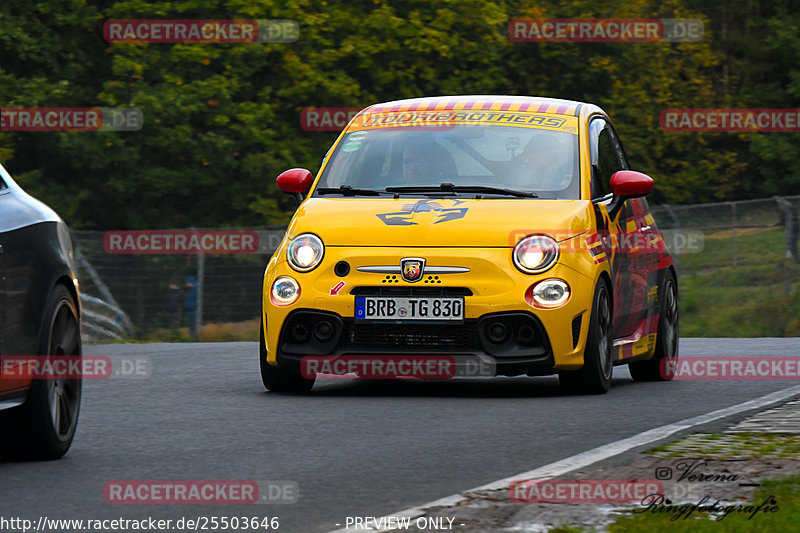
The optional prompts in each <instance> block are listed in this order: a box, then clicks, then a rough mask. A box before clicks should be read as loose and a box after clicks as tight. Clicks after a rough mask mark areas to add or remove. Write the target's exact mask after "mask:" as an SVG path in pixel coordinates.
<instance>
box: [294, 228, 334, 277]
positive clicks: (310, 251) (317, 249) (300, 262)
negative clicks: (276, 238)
mask: <svg viewBox="0 0 800 533" xmlns="http://www.w3.org/2000/svg"><path fill="white" fill-rule="evenodd" d="M324 254H325V246H323V244H322V240H321V239H320V238H319V237H317V236H316V235H314V234H313V233H303V234H302V235H298V236H297V237H295V238H294V239H292V242H290V243H289V248H288V249H287V250H286V258H287V259H288V260H289V264H290V265H292V268H293V269H295V270H297V271H299V272H308V271H309V270H314V268H316V266H317V265H318V264H319V262H320V261H322V256H323V255H324Z"/></svg>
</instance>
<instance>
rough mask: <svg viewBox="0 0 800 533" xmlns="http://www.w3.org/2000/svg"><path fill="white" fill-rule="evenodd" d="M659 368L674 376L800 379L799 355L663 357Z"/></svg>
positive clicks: (670, 376) (700, 378) (719, 378)
mask: <svg viewBox="0 0 800 533" xmlns="http://www.w3.org/2000/svg"><path fill="white" fill-rule="evenodd" d="M660 371H661V375H662V376H664V377H668V378H670V379H675V380H679V379H683V380H705V381H715V380H723V381H743V380H800V357H791V356H774V357H770V356H741V357H721V356H700V357H683V358H680V359H678V361H677V362H674V361H667V360H666V359H665V360H663V361H662V362H661V369H660Z"/></svg>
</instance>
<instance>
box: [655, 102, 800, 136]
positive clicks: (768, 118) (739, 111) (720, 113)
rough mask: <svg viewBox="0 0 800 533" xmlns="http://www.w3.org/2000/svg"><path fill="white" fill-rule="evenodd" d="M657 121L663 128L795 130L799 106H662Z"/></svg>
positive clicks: (799, 125)
mask: <svg viewBox="0 0 800 533" xmlns="http://www.w3.org/2000/svg"><path fill="white" fill-rule="evenodd" d="M659 123H660V125H661V129H662V130H664V131H709V132H734V133H736V132H738V133H747V132H797V131H800V109H760V108H759V109H745V108H731V109H699V108H698V109H665V110H663V111H662V112H661V114H660V115H659Z"/></svg>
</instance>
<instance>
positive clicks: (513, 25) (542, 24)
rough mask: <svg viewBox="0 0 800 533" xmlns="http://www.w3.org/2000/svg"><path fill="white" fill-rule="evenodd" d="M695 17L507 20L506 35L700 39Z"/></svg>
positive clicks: (521, 38) (525, 38) (535, 39)
mask: <svg viewBox="0 0 800 533" xmlns="http://www.w3.org/2000/svg"><path fill="white" fill-rule="evenodd" d="M703 30H704V25H703V21H701V20H699V19H633V18H630V19H628V18H619V19H617V18H612V19H586V18H575V19H511V20H510V21H509V23H508V37H509V38H510V39H511V40H512V41H517V42H527V43H601V42H605V43H637V42H638V43H646V42H697V41H701V40H703Z"/></svg>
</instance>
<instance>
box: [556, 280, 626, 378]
mask: <svg viewBox="0 0 800 533" xmlns="http://www.w3.org/2000/svg"><path fill="white" fill-rule="evenodd" d="M611 342H612V339H611V296H610V293H609V288H608V284H607V283H606V282H605V281H604V280H600V281H599V282H598V283H597V286H596V287H595V289H594V299H593V301H592V316H591V318H590V319H589V334H588V337H587V339H586V348H585V349H584V352H583V368H581V369H580V370H578V371H576V372H559V374H558V379H559V382H560V383H561V387H562V388H563V389H564V390H565V391H566V392H568V393H570V394H605V393H606V392H608V389H609V387H611V376H612V375H613V373H614V365H613V361H612V359H611Z"/></svg>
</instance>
